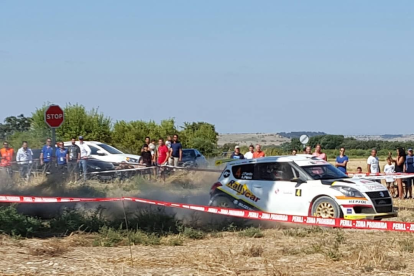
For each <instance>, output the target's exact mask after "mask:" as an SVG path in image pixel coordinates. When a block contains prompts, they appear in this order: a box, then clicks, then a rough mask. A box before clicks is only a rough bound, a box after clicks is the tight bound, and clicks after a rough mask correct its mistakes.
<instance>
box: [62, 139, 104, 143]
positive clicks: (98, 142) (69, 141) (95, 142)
mask: <svg viewBox="0 0 414 276" xmlns="http://www.w3.org/2000/svg"><path fill="white" fill-rule="evenodd" d="M83 142H84V143H88V144H104V143H102V142H97V141H83ZM63 143H64V144H68V143H72V141H66V142H63ZM76 143H79V141H78V140H77V141H76Z"/></svg>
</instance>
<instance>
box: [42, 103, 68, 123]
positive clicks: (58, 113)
mask: <svg viewBox="0 0 414 276" xmlns="http://www.w3.org/2000/svg"><path fill="white" fill-rule="evenodd" d="M64 120H65V116H64V113H63V110H62V108H60V106H58V105H50V106H49V107H48V108H46V110H45V123H46V124H47V125H48V126H49V127H52V128H57V127H60V126H61V125H62V124H63V121H64Z"/></svg>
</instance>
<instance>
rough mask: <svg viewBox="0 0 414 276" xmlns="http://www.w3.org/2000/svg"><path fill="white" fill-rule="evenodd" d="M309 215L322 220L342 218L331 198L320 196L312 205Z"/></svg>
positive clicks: (339, 210)
mask: <svg viewBox="0 0 414 276" xmlns="http://www.w3.org/2000/svg"><path fill="white" fill-rule="evenodd" d="M311 215H312V216H315V217H322V218H340V217H342V212H341V209H340V208H339V206H338V204H337V203H336V202H335V201H334V200H333V199H332V198H330V197H327V196H322V197H320V198H318V199H317V200H315V202H314V203H313V205H312V214H311Z"/></svg>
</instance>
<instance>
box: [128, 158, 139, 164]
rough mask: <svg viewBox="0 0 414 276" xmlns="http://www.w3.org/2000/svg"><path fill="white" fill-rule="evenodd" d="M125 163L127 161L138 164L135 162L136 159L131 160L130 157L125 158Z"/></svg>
mask: <svg viewBox="0 0 414 276" xmlns="http://www.w3.org/2000/svg"><path fill="white" fill-rule="evenodd" d="M126 161H127V162H131V163H138V160H137V159H135V158H131V157H127V158H126Z"/></svg>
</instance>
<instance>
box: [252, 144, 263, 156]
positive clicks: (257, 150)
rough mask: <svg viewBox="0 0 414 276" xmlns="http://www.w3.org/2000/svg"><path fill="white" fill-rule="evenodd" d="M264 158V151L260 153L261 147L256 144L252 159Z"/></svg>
mask: <svg viewBox="0 0 414 276" xmlns="http://www.w3.org/2000/svg"><path fill="white" fill-rule="evenodd" d="M265 156H266V154H265V153H264V151H262V147H261V146H260V145H259V144H257V145H256V151H255V152H254V153H253V158H261V157H265Z"/></svg>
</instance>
